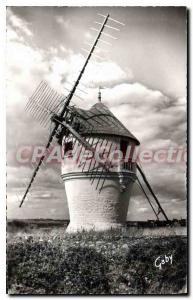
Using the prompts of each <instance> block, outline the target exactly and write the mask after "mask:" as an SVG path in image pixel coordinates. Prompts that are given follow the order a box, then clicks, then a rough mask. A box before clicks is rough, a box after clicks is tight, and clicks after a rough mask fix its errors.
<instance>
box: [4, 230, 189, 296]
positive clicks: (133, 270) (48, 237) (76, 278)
mask: <svg viewBox="0 0 193 300" xmlns="http://www.w3.org/2000/svg"><path fill="white" fill-rule="evenodd" d="M7 253H8V254H7V258H8V264H7V269H8V270H7V276H8V280H7V288H8V292H9V294H74V295H76V294H78V295H89V294H90V295H102V294H108V295H110V294H111V295H112V294H176V293H183V292H185V290H184V286H185V284H186V275H187V255H186V238H185V237H180V236H173V237H171V236H170V237H159V238H155V237H153V238H152V237H140V238H136V237H129V233H128V231H126V232H123V231H109V232H101V233H96V232H89V233H86V232H82V233H77V234H67V233H66V234H64V232H63V231H62V230H61V231H60V230H55V231H52V232H47V233H46V232H45V231H44V232H40V231H36V232H35V231H34V232H31V233H29V232H28V233H27V234H24V233H22V234H15V235H14V236H12V237H11V238H8V243H7ZM165 254H166V255H172V257H173V261H172V264H171V263H170V262H169V263H165V264H164V265H162V269H159V268H156V267H155V265H154V262H155V259H156V258H157V257H158V256H163V257H164V255H165Z"/></svg>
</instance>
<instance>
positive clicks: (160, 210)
mask: <svg viewBox="0 0 193 300" xmlns="http://www.w3.org/2000/svg"><path fill="white" fill-rule="evenodd" d="M137 169H138V170H139V172H140V174H141V176H142V178H143V180H144V182H145V184H146V185H147V187H148V189H149V191H150V193H151V194H152V196H153V198H154V199H155V201H156V203H157V205H158V208H159V212H161V213H162V214H163V216H164V218H165V219H166V221H169V219H168V217H167V215H166V213H165V211H164V210H163V208H162V206H161V204H160V203H159V200H158V199H157V197H156V195H155V194H154V191H153V190H152V188H151V186H150V184H149V182H148V181H147V178H146V176H145V174H144V173H143V171H142V169H141V168H140V166H139V165H138V164H137Z"/></svg>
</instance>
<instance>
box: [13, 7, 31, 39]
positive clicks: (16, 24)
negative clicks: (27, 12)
mask: <svg viewBox="0 0 193 300" xmlns="http://www.w3.org/2000/svg"><path fill="white" fill-rule="evenodd" d="M7 19H8V21H9V23H10V25H11V26H12V27H13V28H14V29H15V30H19V31H20V32H21V33H23V34H25V35H27V36H28V37H32V36H33V33H32V31H31V30H30V29H29V24H28V23H27V22H26V21H24V20H23V19H20V18H19V17H18V16H16V15H14V14H13V13H12V11H11V9H10V8H8V10H7Z"/></svg>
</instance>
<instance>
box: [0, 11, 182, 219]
mask: <svg viewBox="0 0 193 300" xmlns="http://www.w3.org/2000/svg"><path fill="white" fill-rule="evenodd" d="M97 13H102V14H107V13H110V15H111V16H112V18H113V17H114V18H115V19H117V20H120V21H121V22H123V23H124V24H125V26H118V28H120V29H121V31H117V32H116V31H114V32H112V31H108V30H109V29H107V31H106V32H108V33H110V34H113V35H114V36H116V37H117V38H118V39H117V40H113V39H111V40H110V39H108V38H107V37H106V38H105V40H108V41H109V42H111V43H112V46H109V45H105V44H102V42H101V45H99V46H101V48H103V50H102V51H101V50H99V51H98V53H97V54H98V55H100V56H101V59H98V58H95V59H93V60H92V61H91V63H90V64H89V66H88V68H87V70H86V73H85V74H84V76H83V78H82V81H81V84H82V87H84V90H86V91H87V95H86V96H85V95H84V94H82V93H81V92H79V93H78V94H79V96H81V97H84V101H81V100H80V99H79V98H76V97H74V98H73V102H74V103H75V104H76V105H78V106H80V107H82V108H89V107H90V106H91V105H93V104H94V103H96V101H97V92H98V86H99V85H101V86H103V87H105V89H104V90H102V101H103V102H104V104H106V105H107V106H108V107H109V109H110V110H111V111H112V112H113V113H114V114H115V115H116V117H117V118H118V119H119V120H121V121H122V123H123V124H124V125H125V126H126V127H127V128H128V129H129V130H130V131H131V132H132V133H133V134H134V135H135V136H136V137H137V138H138V139H139V140H140V142H141V148H142V149H153V150H156V149H168V148H169V147H174V148H179V147H182V148H186V50H187V49H186V10H185V8H174V7H165V8H164V7H154V8H151V7H144V8H141V7H126V8H119V7H112V8H106V7H97V8H95V7H73V8H70V7H9V8H7V46H6V53H7V184H8V186H7V207H8V217H9V218H39V217H42V218H59V219H63V218H68V208H67V202H66V196H65V189H64V186H63V185H62V184H61V179H60V165H58V164H54V165H52V166H47V167H46V166H45V167H42V169H41V171H40V172H39V173H38V176H37V180H35V182H34V185H33V187H32V189H31V193H30V196H29V197H28V198H27V199H26V202H25V203H24V205H23V207H22V208H18V205H19V201H20V200H21V198H22V195H23V193H24V191H25V187H26V185H27V183H28V182H29V180H30V176H31V174H32V171H33V169H32V167H31V166H29V165H26V164H23V165H22V164H19V163H18V162H17V161H16V155H15V153H16V151H17V149H18V148H19V147H21V146H22V145H36V144H44V141H46V138H47V135H48V131H47V130H45V129H43V128H42V127H41V126H40V125H38V124H37V123H36V122H35V121H34V120H33V119H32V117H30V116H29V115H27V114H26V112H25V111H24V108H25V105H26V103H27V100H28V98H29V97H30V96H31V94H32V93H33V91H34V89H35V88H36V86H37V85H38V84H39V82H40V81H41V80H42V79H44V80H47V81H48V82H49V84H50V86H52V87H54V89H56V90H57V91H58V92H59V93H62V94H65V95H66V90H65V87H66V88H69V84H68V82H69V81H70V82H72V81H73V80H75V79H76V77H77V74H78V71H79V70H80V68H81V66H82V64H83V63H84V60H85V53H84V51H82V50H81V48H88V46H87V45H86V44H85V42H88V43H92V41H93V39H94V35H95V32H94V31H92V30H90V29H89V27H93V25H94V27H97V26H99V25H96V24H94V23H93V21H98V22H101V21H102V17H100V16H98V15H97ZM109 25H112V26H115V23H114V24H113V23H112V22H109ZM143 169H144V171H145V173H146V176H147V178H148V179H149V181H150V182H151V184H152V187H153V189H154V190H155V192H156V194H157V196H158V198H159V199H160V202H161V203H162V206H163V207H164V209H165V210H166V213H167V214H168V216H169V217H170V218H174V217H175V218H176V217H177V218H181V217H185V216H186V189H185V184H186V182H185V181H186V165H185V163H183V162H179V163H149V164H144V165H143ZM153 217H154V216H153V214H152V211H151V210H150V209H149V206H148V204H146V200H145V198H144V196H143V194H142V193H141V191H140V190H139V188H138V187H137V186H135V187H134V189H133V196H132V200H131V204H130V209H129V213H128V219H130V220H138V219H139V220H142V219H144V220H145V219H147V218H148V219H149V218H153Z"/></svg>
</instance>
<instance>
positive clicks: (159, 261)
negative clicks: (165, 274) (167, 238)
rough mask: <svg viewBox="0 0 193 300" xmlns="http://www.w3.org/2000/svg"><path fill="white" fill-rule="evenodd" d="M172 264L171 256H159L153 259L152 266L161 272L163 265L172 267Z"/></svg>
mask: <svg viewBox="0 0 193 300" xmlns="http://www.w3.org/2000/svg"><path fill="white" fill-rule="evenodd" d="M172 263H173V257H172V254H171V255H166V254H165V255H160V256H158V257H157V258H156V259H155V262H154V266H155V267H156V268H158V269H160V270H161V269H162V266H163V265H165V264H170V265H172Z"/></svg>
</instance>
